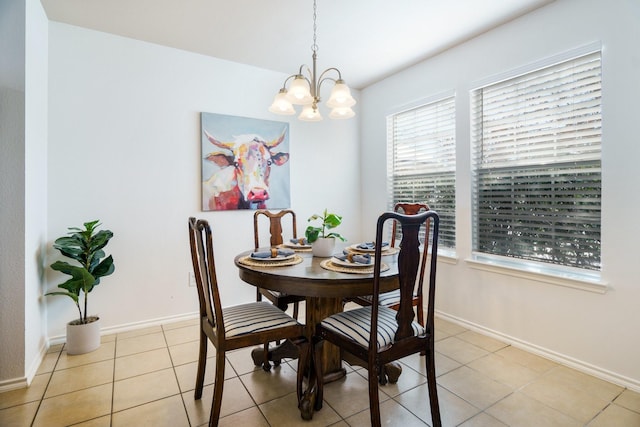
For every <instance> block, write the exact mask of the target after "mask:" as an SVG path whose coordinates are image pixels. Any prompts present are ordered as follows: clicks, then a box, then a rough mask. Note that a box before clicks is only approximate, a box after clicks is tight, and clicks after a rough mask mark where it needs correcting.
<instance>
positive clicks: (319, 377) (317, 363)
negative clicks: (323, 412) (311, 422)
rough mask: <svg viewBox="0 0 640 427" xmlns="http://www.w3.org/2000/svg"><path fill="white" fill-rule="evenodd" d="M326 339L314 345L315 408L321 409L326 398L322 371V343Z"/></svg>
mask: <svg viewBox="0 0 640 427" xmlns="http://www.w3.org/2000/svg"><path fill="white" fill-rule="evenodd" d="M323 344H324V340H319V341H318V342H316V343H315V345H313V349H312V350H313V363H312V365H313V367H314V368H315V371H316V404H315V409H316V411H319V410H320V409H322V402H323V399H324V396H323V395H324V372H322V345H323Z"/></svg>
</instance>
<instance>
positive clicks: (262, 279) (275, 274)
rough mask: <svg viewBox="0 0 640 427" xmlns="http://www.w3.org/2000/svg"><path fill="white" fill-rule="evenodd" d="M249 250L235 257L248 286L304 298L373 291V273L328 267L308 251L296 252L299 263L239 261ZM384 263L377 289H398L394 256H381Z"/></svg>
mask: <svg viewBox="0 0 640 427" xmlns="http://www.w3.org/2000/svg"><path fill="white" fill-rule="evenodd" d="M251 252H253V250H250V251H245V252H242V253H241V254H238V255H237V256H236V257H235V259H234V262H235V264H236V266H237V267H238V269H239V273H240V278H241V279H242V280H243V281H245V282H247V283H249V284H251V285H254V286H258V287H261V288H265V289H270V290H272V291H279V292H284V293H287V294H289V295H301V296H306V297H325V298H345V297H355V296H360V295H370V294H371V293H372V287H373V274H361V273H341V272H336V271H330V270H327V269H325V268H323V267H321V266H320V263H321V262H322V261H324V260H326V259H328V258H318V257H314V256H312V254H311V252H296V254H297V255H300V256H301V257H302V262H301V263H299V264H296V265H291V266H282V267H273V266H266V267H262V266H253V265H251V266H249V265H246V264H242V263H240V262H239V260H240V259H242V258H244V257H246V256H248V255H250V254H251ZM383 262H384V263H385V264H387V265H388V266H389V267H390V268H389V270H387V271H384V272H382V273H381V274H380V276H381V280H380V292H388V291H391V290H394V289H397V288H398V266H397V255H387V256H384V257H383Z"/></svg>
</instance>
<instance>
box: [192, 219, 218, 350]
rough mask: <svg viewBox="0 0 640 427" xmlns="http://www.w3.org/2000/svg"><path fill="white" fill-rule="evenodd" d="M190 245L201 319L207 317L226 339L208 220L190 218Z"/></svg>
mask: <svg viewBox="0 0 640 427" xmlns="http://www.w3.org/2000/svg"><path fill="white" fill-rule="evenodd" d="M189 244H190V246H191V261H192V262H193V273H194V275H195V279H196V287H197V288H198V299H199V301H200V319H201V320H202V319H204V318H205V317H206V319H207V321H208V322H209V323H210V324H211V326H212V327H213V328H214V329H217V333H218V336H220V337H224V333H225V332H224V321H223V319H222V305H221V304H220V293H219V292H218V280H217V278H216V266H215V262H214V257H213V239H212V238H211V228H210V227H209V223H208V222H207V220H204V219H200V220H196V218H193V217H191V218H189Z"/></svg>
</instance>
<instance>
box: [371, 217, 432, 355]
mask: <svg viewBox="0 0 640 427" xmlns="http://www.w3.org/2000/svg"><path fill="white" fill-rule="evenodd" d="M387 220H393V221H394V223H397V224H398V226H399V227H401V232H402V241H401V243H400V248H399V253H398V281H399V284H400V307H399V308H398V314H397V316H396V319H397V321H398V330H397V331H396V335H395V342H398V341H400V340H402V339H403V338H406V337H409V336H413V329H412V327H411V322H412V321H413V320H414V317H415V313H414V311H413V305H412V300H413V290H414V286H415V283H416V277H417V275H418V268H419V265H420V263H421V261H420V259H421V257H420V240H419V235H420V229H421V228H422V227H425V228H426V227H427V224H432V226H433V230H432V232H431V233H429V232H428V231H427V232H426V233H425V234H426V237H425V239H426V240H427V242H425V245H424V246H425V247H427V246H431V261H430V264H429V287H428V302H427V318H426V322H425V327H426V328H427V331H428V332H433V321H434V320H433V319H434V297H435V287H436V263H437V257H438V231H439V225H440V219H439V217H438V214H437V213H436V212H435V211H431V210H430V211H426V212H422V213H418V214H414V215H405V214H400V213H397V212H385V213H383V214H382V215H380V217H379V218H378V223H377V228H376V242H382V241H383V229H384V224H385V222H386V221H387ZM428 240H430V242H429V241H428ZM424 252H425V253H426V249H425V250H424ZM423 257H424V258H426V254H423ZM383 262H384V259H383V258H382V245H380V244H376V250H375V266H374V277H373V301H372V306H371V309H372V319H373V321H372V327H371V339H370V341H369V343H370V345H371V346H373V345H375V343H376V338H375V337H376V336H377V328H378V325H377V319H378V308H379V307H378V300H379V296H380V269H381V264H382V263H383ZM422 264H423V265H424V264H425V262H423V263H422Z"/></svg>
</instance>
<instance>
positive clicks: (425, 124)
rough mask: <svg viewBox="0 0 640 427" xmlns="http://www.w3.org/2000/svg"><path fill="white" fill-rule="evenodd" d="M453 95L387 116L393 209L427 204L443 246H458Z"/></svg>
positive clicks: (440, 244) (390, 191)
mask: <svg viewBox="0 0 640 427" xmlns="http://www.w3.org/2000/svg"><path fill="white" fill-rule="evenodd" d="M454 101H455V99H454V97H453V96H450V97H446V98H444V99H440V100H437V101H435V102H430V103H428V104H425V105H421V106H419V107H416V108H412V109H410V110H406V111H402V112H399V113H396V114H392V115H390V116H388V117H387V147H388V154H387V162H388V166H387V170H388V178H389V182H388V190H389V197H388V200H389V204H390V206H389V208H390V209H392V208H393V206H394V205H395V204H396V203H398V202H407V203H417V202H422V203H427V204H428V205H429V208H431V209H433V210H435V211H436V212H438V214H439V216H440V236H439V242H438V243H439V246H440V247H445V248H455V237H456V236H455V229H456V226H455V195H456V194H455V165H456V163H455V161H456V159H455V147H456V145H455V143H456V140H455V105H454V104H455V103H454Z"/></svg>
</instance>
